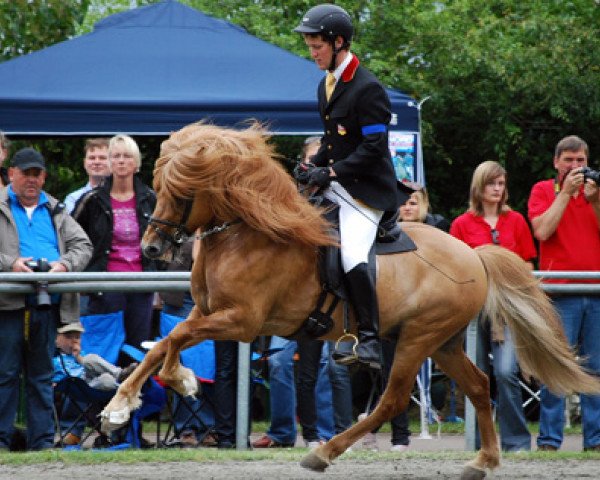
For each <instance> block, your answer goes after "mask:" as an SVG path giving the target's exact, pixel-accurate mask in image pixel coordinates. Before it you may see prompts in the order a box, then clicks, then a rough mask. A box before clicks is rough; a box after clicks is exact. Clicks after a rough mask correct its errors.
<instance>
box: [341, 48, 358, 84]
mask: <svg viewBox="0 0 600 480" xmlns="http://www.w3.org/2000/svg"><path fill="white" fill-rule="evenodd" d="M351 55H352V60H350V63H349V64H348V66H347V67H346V68H345V69H344V71H343V72H342V81H344V82H345V83H346V82H349V81H350V80H352V79H353V78H354V74H355V73H356V69H357V68H358V65H359V63H360V62H359V61H358V58H357V57H356V55H354V54H351Z"/></svg>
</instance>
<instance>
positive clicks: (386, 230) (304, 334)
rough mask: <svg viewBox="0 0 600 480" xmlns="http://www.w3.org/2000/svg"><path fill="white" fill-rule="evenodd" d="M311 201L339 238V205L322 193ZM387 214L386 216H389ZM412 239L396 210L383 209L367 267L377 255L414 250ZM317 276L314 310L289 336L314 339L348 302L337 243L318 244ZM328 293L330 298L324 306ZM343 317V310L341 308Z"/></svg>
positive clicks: (332, 232) (326, 330) (322, 333)
mask: <svg viewBox="0 0 600 480" xmlns="http://www.w3.org/2000/svg"><path fill="white" fill-rule="evenodd" d="M310 201H311V203H313V204H316V205H318V206H321V207H324V213H323V216H324V217H325V219H326V220H327V221H328V222H329V223H330V224H331V225H332V231H331V234H332V235H334V236H335V237H336V238H339V206H338V205H336V204H335V203H333V202H331V201H329V200H327V199H326V198H324V197H323V196H318V197H311V198H310ZM388 213H389V215H388ZM416 249H417V246H416V245H415V243H414V242H413V241H412V239H411V238H410V237H409V236H408V235H407V234H406V233H405V232H404V231H403V230H402V228H400V224H399V223H398V213H397V212H386V213H385V214H384V216H383V217H382V219H381V221H380V222H379V226H378V228H377V236H376V237H375V242H374V244H373V246H372V247H371V250H370V252H369V268H370V269H371V268H372V269H376V268H377V267H376V265H377V264H376V255H389V254H392V253H404V252H411V251H413V250H416ZM318 269H319V279H320V282H321V288H322V290H321V294H320V295H319V298H318V300H317V305H316V307H315V309H314V310H313V311H312V312H311V313H310V315H309V316H308V318H307V319H306V321H305V322H304V323H303V324H302V326H301V327H300V329H299V330H298V331H297V332H295V333H294V334H293V335H292V336H291V337H290V338H293V339H295V340H298V339H316V338H318V337H321V336H323V335H325V334H327V333H328V332H330V331H331V329H332V328H333V319H332V318H331V315H332V314H333V312H334V310H335V308H336V307H337V305H338V303H339V301H340V300H342V301H345V302H347V301H348V292H347V291H346V287H345V283H344V270H343V268H342V259H341V255H340V248H339V247H338V246H326V247H320V249H319V255H318ZM328 296H332V297H333V299H332V301H331V303H330V304H329V306H328V307H327V308H326V309H325V302H326V300H327V298H328ZM344 316H346V309H344Z"/></svg>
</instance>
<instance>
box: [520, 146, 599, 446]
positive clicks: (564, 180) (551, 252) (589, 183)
mask: <svg viewBox="0 0 600 480" xmlns="http://www.w3.org/2000/svg"><path fill="white" fill-rule="evenodd" d="M588 155H589V151H588V146H587V144H586V143H585V142H584V141H583V140H582V139H581V138H579V137H577V136H575V135H571V136H568V137H565V138H563V139H562V140H561V141H560V142H558V144H557V146H556V149H555V154H554V168H555V169H556V171H557V172H558V174H557V176H556V178H555V179H553V180H544V181H541V182H538V183H536V184H535V185H534V186H533V188H532V190H531V195H530V197H529V204H528V209H529V219H530V220H531V225H532V226H533V233H534V235H535V237H536V238H537V239H538V240H539V245H540V249H539V252H540V255H539V258H540V270H547V271H600V227H599V226H600V194H599V189H598V185H597V183H596V182H595V181H594V180H593V179H594V178H595V179H597V178H598V177H597V175H596V176H595V175H594V173H595V172H593V171H589V170H588V169H587V162H588ZM546 282H547V283H550V282H552V283H581V282H586V281H585V280H580V279H577V280H571V279H560V280H558V279H556V280H546ZM588 282H590V283H597V282H598V281H597V280H589V281H588ZM552 300H553V303H554V306H555V307H556V309H557V311H558V313H559V315H560V317H561V320H562V323H563V328H564V332H565V335H566V337H567V339H568V341H569V343H570V344H571V345H572V346H573V348H574V349H575V350H576V351H577V353H578V355H579V356H580V357H581V358H582V359H584V362H585V367H586V368H587V369H589V371H590V372H592V373H595V374H596V375H598V374H600V321H599V320H600V297H599V296H596V295H564V296H563V295H555V296H553V298H552ZM564 411H565V399H564V397H557V396H556V395H553V394H551V393H550V392H549V391H548V390H547V389H546V388H545V387H542V392H541V407H540V434H539V436H538V438H537V445H538V450H543V451H556V450H558V449H559V448H560V446H561V444H562V440H563V428H564V423H565V416H564ZM581 413H582V424H583V448H584V450H593V451H600V396H598V395H581Z"/></svg>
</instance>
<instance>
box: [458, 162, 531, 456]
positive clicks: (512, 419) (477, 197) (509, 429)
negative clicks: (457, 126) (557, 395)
mask: <svg viewBox="0 0 600 480" xmlns="http://www.w3.org/2000/svg"><path fill="white" fill-rule="evenodd" d="M507 199H508V191H507V189H506V170H505V169H504V168H503V167H502V165H500V164H499V163H498V162H493V161H487V162H483V163H481V164H480V165H479V166H478V167H477V168H476V169H475V171H474V172H473V179H472V180H471V191H470V196H469V209H468V210H467V211H466V212H465V213H463V214H462V215H460V216H459V217H457V218H456V219H455V220H454V221H453V222H452V225H451V227H450V234H451V235H453V236H454V237H456V238H458V239H460V240H462V241H463V242H465V243H466V244H468V245H469V246H470V247H472V248H475V247H478V246H479V245H485V244H488V243H494V244H496V245H500V246H502V247H505V248H508V249H509V250H512V251H513V252H515V253H516V254H517V255H519V256H520V257H521V258H522V259H523V260H524V261H526V262H527V263H529V264H530V265H531V268H532V269H533V263H532V262H533V259H534V258H535V257H536V250H535V246H534V244H533V237H532V235H531V231H530V230H529V226H528V225H527V222H526V221H525V219H524V218H523V216H522V215H521V214H520V213H518V212H515V211H514V210H512V209H511V208H510V207H509V206H508V205H507V204H506V201H507ZM481 323H482V322H479V325H480V326H481ZM478 333H483V334H484V335H485V337H484V336H483V335H479V338H483V339H485V338H488V341H485V340H484V341H482V342H479V344H478V349H477V350H478V355H477V357H478V361H477V365H478V366H479V367H482V368H483V369H484V370H487V365H488V361H487V360H488V358H489V355H488V353H489V351H490V350H491V353H492V356H493V360H492V366H493V369H494V376H495V379H496V390H497V396H498V401H497V411H496V412H497V417H498V421H499V424H500V440H501V444H502V450H504V451H517V450H530V449H531V435H530V433H529V430H528V428H527V423H526V421H525V414H524V412H523V399H522V395H521V386H520V384H519V377H518V373H519V367H518V364H517V359H516V355H515V347H514V344H513V342H512V339H511V337H510V332H509V330H508V329H507V328H506V327H505V328H504V331H493V332H491V338H490V337H489V332H485V331H484V330H483V328H480V329H479V332H478ZM479 351H481V352H482V355H479ZM480 360H481V361H480Z"/></svg>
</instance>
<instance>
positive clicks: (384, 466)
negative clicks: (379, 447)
mask: <svg viewBox="0 0 600 480" xmlns="http://www.w3.org/2000/svg"><path fill="white" fill-rule="evenodd" d="M463 463H464V461H462V460H426V459H415V458H412V459H410V458H409V459H398V460H384V461H380V462H376V463H370V462H369V463H367V462H364V461H363V462H361V461H357V460H352V459H341V460H339V461H337V462H336V463H335V464H334V465H333V466H331V467H330V468H329V469H328V470H327V471H326V472H325V473H313V472H310V471H308V470H304V469H303V468H302V467H300V466H299V465H298V464H297V463H291V462H269V461H260V462H258V461H257V462H227V463H193V462H180V463H138V464H132V465H117V464H102V465H95V466H82V465H76V466H65V465H63V464H60V463H53V464H43V465H36V466H24V467H18V468H15V467H4V466H0V478H1V479H7V480H8V479H11V480H33V479H44V480H65V479H85V480H101V479H102V480H110V479H115V480H116V479H119V480H134V479H135V480H141V479H143V480H167V479H169V480H170V479H182V480H188V479H189V480H198V479H203V480H208V479H227V480H237V479H240V480H254V479H256V480H258V479H260V480H265V479H286V480H287V479H290V480H292V479H322V480H328V479H340V480H364V479H440V480H441V479H458V478H460V472H461V471H462V465H463ZM599 477H600V458H598V460H589V461H588V460H584V461H583V460H563V461H556V460H549V461H540V460H535V461H532V460H527V461H520V460H510V461H506V460H505V461H504V462H503V466H502V467H501V468H500V469H498V470H496V472H495V473H494V474H493V475H492V476H489V477H488V478H493V479H511V480H515V479H527V478H532V479H533V478H535V479H540V478H543V479H546V480H555V479H556V480H559V479H587V478H590V479H591V478H599Z"/></svg>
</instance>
